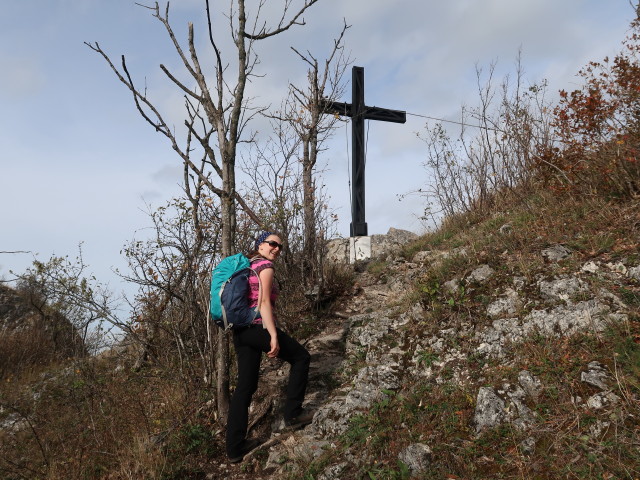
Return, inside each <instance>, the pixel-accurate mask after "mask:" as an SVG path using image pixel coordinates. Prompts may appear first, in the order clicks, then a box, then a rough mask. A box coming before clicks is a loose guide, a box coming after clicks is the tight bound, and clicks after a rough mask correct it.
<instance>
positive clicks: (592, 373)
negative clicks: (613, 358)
mask: <svg viewBox="0 0 640 480" xmlns="http://www.w3.org/2000/svg"><path fill="white" fill-rule="evenodd" d="M587 368H588V370H587V371H586V372H582V373H581V374H580V380H582V381H583V382H585V383H588V384H589V385H591V386H594V387H597V388H599V389H600V390H608V389H609V385H610V383H611V376H610V375H609V373H608V372H607V370H606V368H605V367H604V365H602V364H601V363H599V362H590V363H589V365H588V366H587Z"/></svg>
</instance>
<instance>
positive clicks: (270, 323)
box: [259, 268, 280, 358]
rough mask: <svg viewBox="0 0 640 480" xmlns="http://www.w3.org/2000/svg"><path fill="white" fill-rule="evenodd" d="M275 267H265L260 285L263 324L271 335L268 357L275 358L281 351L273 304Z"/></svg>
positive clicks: (261, 274) (261, 273)
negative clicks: (272, 290)
mask: <svg viewBox="0 0 640 480" xmlns="http://www.w3.org/2000/svg"><path fill="white" fill-rule="evenodd" d="M273 273H274V271H273V268H265V269H264V270H262V271H261V272H260V273H259V275H260V285H261V288H262V298H261V299H260V316H261V317H262V324H263V325H264V327H265V328H266V329H267V331H268V332H269V335H270V336H271V350H270V351H269V352H268V353H267V356H268V357H271V358H274V357H277V356H278V353H279V352H280V345H278V333H277V331H276V320H275V318H274V316H273V305H272V304H271V286H272V285H273Z"/></svg>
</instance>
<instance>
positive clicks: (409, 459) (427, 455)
mask: <svg viewBox="0 0 640 480" xmlns="http://www.w3.org/2000/svg"><path fill="white" fill-rule="evenodd" d="M431 454H432V452H431V449H430V448H429V447H428V446H427V445H425V444H423V443H414V444H412V445H409V446H408V447H407V448H405V449H404V450H402V452H400V455H399V456H398V459H399V460H400V461H401V462H402V463H404V464H405V465H406V466H407V467H409V471H410V472H411V475H415V476H417V475H420V474H423V473H425V472H426V471H427V469H428V468H429V464H430V463H431Z"/></svg>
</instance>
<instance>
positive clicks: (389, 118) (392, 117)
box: [364, 107, 407, 123]
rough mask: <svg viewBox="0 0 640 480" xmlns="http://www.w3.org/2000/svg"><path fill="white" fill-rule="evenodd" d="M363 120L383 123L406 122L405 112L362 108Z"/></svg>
mask: <svg viewBox="0 0 640 480" xmlns="http://www.w3.org/2000/svg"><path fill="white" fill-rule="evenodd" d="M364 118H366V119H367V120H380V121H383V122H393V123H405V122H406V121H407V112H404V111H402V110H389V109H388V108H378V107H364Z"/></svg>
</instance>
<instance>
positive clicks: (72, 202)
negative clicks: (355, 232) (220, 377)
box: [0, 0, 633, 293]
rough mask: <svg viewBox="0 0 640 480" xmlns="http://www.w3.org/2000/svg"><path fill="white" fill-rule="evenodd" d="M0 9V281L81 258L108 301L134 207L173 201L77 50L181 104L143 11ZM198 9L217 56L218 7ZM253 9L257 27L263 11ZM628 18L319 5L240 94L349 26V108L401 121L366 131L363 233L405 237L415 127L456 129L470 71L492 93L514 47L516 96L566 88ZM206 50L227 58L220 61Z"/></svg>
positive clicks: (193, 12) (122, 97) (575, 5)
mask: <svg viewBox="0 0 640 480" xmlns="http://www.w3.org/2000/svg"><path fill="white" fill-rule="evenodd" d="M298 1H299V0H298ZM0 3H1V4H2V9H0V65H2V69H1V73H0V279H5V280H6V279H10V278H11V275H10V273H9V270H14V271H16V272H22V271H24V269H25V268H27V267H28V266H29V265H30V264H31V262H32V261H33V260H34V258H38V259H40V260H47V259H48V258H49V257H51V256H52V255H57V256H65V255H68V256H70V257H72V258H73V257H75V256H76V255H77V253H78V246H79V245H80V244H82V252H83V258H84V261H85V263H86V264H88V265H89V269H90V271H91V272H92V273H94V274H95V275H96V277H97V278H98V279H99V280H100V281H102V282H104V283H107V284H108V285H109V286H110V288H112V289H113V290H114V291H115V292H119V291H121V290H122V289H124V290H125V291H126V289H127V287H126V286H124V285H123V284H122V283H121V282H120V281H119V278H118V277H117V276H116V275H115V274H114V273H113V270H114V269H116V268H117V269H120V270H123V271H126V262H125V259H124V257H123V255H122V254H121V253H120V251H121V249H122V247H123V246H124V245H125V243H127V242H128V241H130V240H132V239H133V238H144V236H145V235H146V233H145V232H147V233H148V232H149V229H148V227H149V225H150V221H149V217H148V212H149V210H150V209H151V210H153V209H155V208H157V207H159V206H161V205H163V204H164V203H165V202H166V201H167V200H169V199H170V198H171V197H173V196H176V195H179V194H180V181H181V166H180V161H179V159H178V157H177V156H176V154H175V153H174V152H173V150H172V149H171V147H170V145H169V144H168V142H167V140H166V139H165V138H164V137H163V136H161V135H159V134H157V133H155V132H154V131H153V129H152V128H151V127H150V126H149V125H148V124H147V123H146V122H145V121H144V120H143V119H142V118H141V117H140V115H139V114H138V112H137V111H136V109H135V107H134V105H133V102H132V98H131V95H130V94H129V92H128V91H127V90H126V89H125V88H124V87H123V86H122V85H121V84H120V83H119V82H118V81H117V79H116V77H115V76H114V75H113V73H112V72H111V71H110V70H109V68H108V66H107V64H106V63H105V62H104V60H103V59H102V58H101V57H99V56H98V55H97V54H96V53H95V52H93V51H92V50H91V49H89V48H88V47H87V46H86V45H85V44H84V42H98V43H99V44H100V46H101V47H102V48H103V49H104V50H105V51H106V52H108V53H109V54H110V55H111V57H112V58H113V59H114V61H119V59H120V56H121V55H126V58H127V64H128V65H129V67H130V70H131V72H132V74H133V76H134V77H135V78H136V79H138V81H140V82H144V83H145V85H147V87H148V91H149V93H150V96H153V97H154V98H155V99H157V102H158V104H159V105H160V106H161V107H163V108H165V109H166V111H167V112H173V113H175V119H176V121H177V123H178V124H180V118H182V117H180V115H179V110H180V106H181V104H182V102H183V101H182V94H181V92H179V91H176V89H175V88H172V87H171V85H170V84H169V83H168V82H167V80H166V77H164V74H163V73H162V72H161V70H160V68H159V65H160V64H161V63H162V64H165V65H167V66H168V67H169V68H170V69H175V70H176V71H178V68H179V61H178V58H177V56H176V54H175V51H174V50H173V49H172V46H171V45H170V44H169V42H168V39H167V36H166V32H165V31H164V29H163V27H162V25H161V24H160V23H159V22H158V21H157V20H156V19H154V18H153V17H152V16H151V11H150V10H149V9H147V8H144V7H142V6H140V5H138V4H136V3H135V2H134V1H131V0H108V1H107V0H0ZM138 3H143V4H145V1H144V0H139V2H138ZM204 3H205V2H204V0H174V1H173V2H171V4H170V20H171V22H172V25H174V28H175V30H176V33H177V36H178V40H179V41H180V42H182V43H183V45H184V44H186V25H187V23H188V22H189V21H192V22H194V25H195V31H196V37H197V38H198V39H202V41H205V40H206V35H207V32H206V29H204V28H203V27H204V25H205V24H204V23H203V21H204ZM210 3H211V5H212V11H213V13H214V18H215V21H214V26H215V32H216V35H217V38H219V39H220V41H221V42H222V44H223V45H224V40H223V39H225V38H227V36H228V35H227V30H226V24H225V22H224V20H225V17H224V14H226V13H227V11H228V2H227V1H226V0H225V1H215V0H214V1H212V2H210ZM249 3H250V4H251V5H255V3H256V2H255V0H250V2H249ZM294 3H296V2H294ZM149 4H151V2H148V3H146V5H149ZM161 5H162V8H164V5H165V2H161ZM268 5H269V8H270V9H271V10H269V11H268V12H267V13H268V14H274V13H275V11H276V7H275V6H276V5H279V2H278V1H277V0H270V1H269V2H268ZM632 18H633V9H632V7H631V6H630V4H629V0H447V1H443V0H395V1H389V0H366V1H364V0H360V1H356V0H320V1H319V2H318V3H317V4H316V5H314V6H313V7H312V8H311V9H310V10H309V11H308V12H307V13H306V14H305V15H304V20H305V23H306V25H304V26H297V27H295V28H293V29H291V30H290V31H288V32H286V33H284V34H282V35H280V36H278V37H276V38H273V39H270V40H267V41H264V42H261V43H260V45H259V47H258V48H259V49H258V54H259V55H260V58H261V63H260V65H259V66H258V71H259V73H260V74H261V77H260V78H257V79H256V80H255V85H252V88H253V89H254V90H253V91H252V93H253V94H254V95H255V96H256V101H259V103H260V104H262V105H269V104H271V105H275V104H278V103H279V102H280V100H281V98H282V97H283V96H284V95H285V94H286V91H287V86H288V84H289V82H301V81H302V79H304V77H305V75H306V66H305V64H303V63H302V62H301V61H300V59H299V58H298V57H297V56H296V55H295V54H294V52H293V51H292V50H291V48H290V47H291V46H295V47H296V48H297V49H298V50H299V51H303V52H306V51H308V52H310V53H312V54H313V55H314V56H316V57H317V58H319V59H323V58H324V57H323V55H326V53H327V51H328V49H329V48H330V47H331V46H332V44H333V39H334V38H335V37H336V36H337V35H338V34H339V32H340V29H341V27H342V24H343V21H346V23H347V24H348V25H351V28H350V29H349V30H348V31H347V34H346V36H345V51H346V53H347V54H348V55H349V56H350V57H351V59H352V60H353V65H357V66H361V67H364V69H365V102H366V104H367V105H369V106H379V107H384V108H391V109H395V110H404V111H406V112H407V114H408V115H407V122H406V123H405V124H392V123H385V122H374V121H370V122H368V125H367V146H366V149H367V167H366V192H367V194H366V220H367V223H368V227H369V234H380V233H386V232H387V230H388V229H389V228H390V227H394V228H401V229H406V230H411V231H413V232H415V233H422V232H423V231H424V228H425V225H424V224H423V222H421V220H420V216H421V215H422V212H423V205H424V199H423V198H421V197H419V196H415V195H408V196H405V194H407V193H409V192H411V191H415V190H417V189H419V188H420V187H421V186H423V185H424V183H425V182H426V181H427V180H428V178H427V176H428V172H427V171H426V169H425V167H424V166H423V162H424V160H425V158H426V151H425V146H424V143H423V142H422V141H421V140H420V139H419V138H418V135H417V134H419V133H420V132H424V129H425V125H426V124H427V123H429V124H430V125H431V126H433V121H432V120H428V119H427V118H425V117H435V118H443V119H451V120H455V119H458V118H459V117H460V109H461V106H462V105H474V104H475V103H477V82H476V69H477V68H478V67H479V68H482V69H484V70H485V71H486V69H487V68H488V67H489V65H491V64H492V63H496V65H497V66H496V77H497V78H498V79H499V78H500V76H501V75H506V74H513V73H514V63H515V60H516V57H517V55H518V52H519V51H520V52H521V57H522V65H523V68H524V79H525V81H526V82H529V83H531V84H533V83H538V82H540V81H542V80H546V81H547V82H548V84H549V92H550V96H551V97H553V96H554V95H556V92H557V91H558V90H560V89H565V90H572V89H575V88H578V87H579V85H580V80H579V78H578V77H577V76H576V74H577V72H578V71H579V69H580V68H581V67H582V66H584V65H585V64H586V63H587V62H589V61H591V60H601V59H602V58H604V57H605V56H607V55H608V56H611V55H614V54H615V53H616V52H617V51H619V50H620V45H621V42H622V40H623V38H624V36H625V34H626V33H627V32H628V27H629V23H630V21H631V19H632ZM222 53H223V56H227V57H231V56H233V52H232V51H231V50H229V49H226V48H224V49H223V52H222ZM350 76H351V75H350V71H348V72H347V74H346V75H345V82H346V86H347V89H346V92H348V94H347V95H348V96H350V89H351V87H350ZM350 100H351V99H350V98H348V97H347V98H344V99H343V101H345V102H349V101H350ZM169 115H171V114H169ZM265 126H266V124H265V123H264V122H262V123H260V122H257V123H256V127H254V128H259V129H261V130H264V129H265ZM259 133H260V134H266V133H267V132H264V131H261V132H259ZM348 142H350V124H349V123H348V122H345V123H344V124H343V126H341V127H340V128H339V129H338V131H336V133H335V135H334V137H333V139H332V141H331V142H330V144H329V148H328V150H327V151H325V152H324V153H323V157H322V159H321V162H322V164H323V165H324V166H325V168H326V173H325V174H324V177H323V180H324V184H326V188H327V194H328V195H329V197H330V198H329V202H330V206H331V208H332V209H334V210H335V211H336V213H337V214H338V216H339V223H338V225H337V229H338V234H340V235H341V236H344V237H346V236H348V235H349V223H350V218H349V217H350V203H349V173H348V169H349V155H350V144H349V143H348ZM401 197H402V200H400V198H401ZM8 252H18V253H8ZM21 252H24V253H21ZM129 293H130V292H129Z"/></svg>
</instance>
